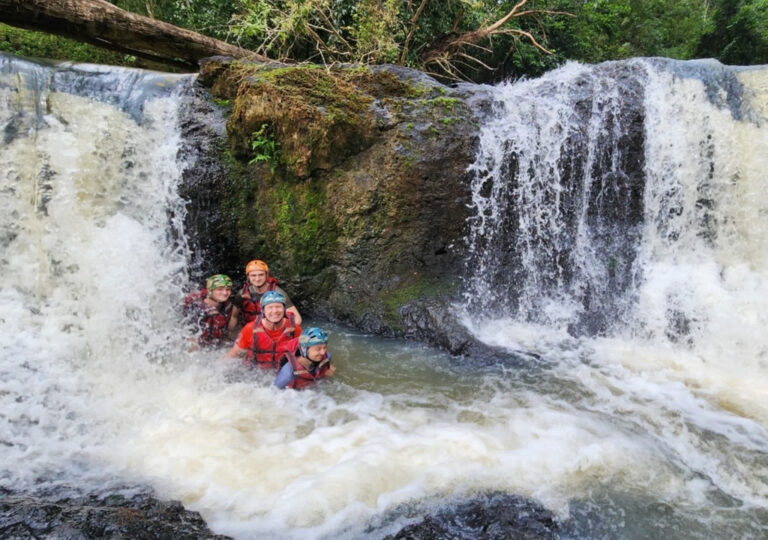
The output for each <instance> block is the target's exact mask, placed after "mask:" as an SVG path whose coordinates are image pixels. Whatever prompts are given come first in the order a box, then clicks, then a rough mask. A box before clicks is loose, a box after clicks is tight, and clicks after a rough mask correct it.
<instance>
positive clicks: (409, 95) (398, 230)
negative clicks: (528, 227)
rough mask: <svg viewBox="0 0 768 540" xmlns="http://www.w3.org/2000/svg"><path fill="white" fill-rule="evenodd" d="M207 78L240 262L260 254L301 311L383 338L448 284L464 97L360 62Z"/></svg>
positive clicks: (463, 147) (222, 72) (208, 69)
mask: <svg viewBox="0 0 768 540" xmlns="http://www.w3.org/2000/svg"><path fill="white" fill-rule="evenodd" d="M201 80H202V81H203V82H204V83H205V84H208V85H209V86H211V88H212V91H213V93H214V96H215V97H217V98H219V99H227V100H229V104H230V106H231V114H230V116H229V118H228V122H227V132H228V136H229V140H230V145H231V154H232V155H233V156H234V157H235V158H236V160H237V161H238V163H239V164H240V165H239V167H237V168H238V169H239V170H240V171H241V173H242V175H241V176H240V177H239V178H237V179H234V180H232V181H231V182H230V185H229V186H228V188H227V189H228V191H227V193H226V196H225V197H224V200H223V201H222V202H223V204H222V208H223V211H224V212H226V213H227V214H229V215H231V216H232V217H233V219H234V220H235V222H236V230H237V243H238V247H239V250H238V251H239V253H238V254H236V255H235V256H236V257H238V258H239V260H240V262H242V261H245V260H248V259H250V258H254V257H259V258H263V259H265V260H267V261H268V262H269V264H270V267H271V268H272V269H273V270H274V273H275V274H276V275H277V276H278V278H279V279H280V281H281V284H282V285H284V286H285V288H286V289H287V290H288V291H289V292H290V293H291V295H292V296H293V297H294V301H296V302H297V304H298V305H299V308H300V309H301V310H302V311H303V312H307V313H309V314H316V315H322V316H327V317H330V318H333V319H336V320H342V321H346V322H349V323H351V324H354V325H356V326H358V327H361V328H363V329H365V330H370V331H375V332H379V333H384V334H390V335H396V334H400V333H402V330H403V329H402V325H401V320H400V316H399V309H400V308H401V307H402V306H403V305H405V304H407V303H409V302H411V301H413V300H415V299H418V298H423V297H431V296H434V295H437V294H441V295H445V294H448V293H447V291H450V290H455V287H456V285H455V284H456V283H457V277H456V276H457V274H458V272H459V271H460V268H459V265H458V264H457V263H456V261H457V260H460V259H461V257H462V255H461V253H462V251H463V249H464V245H463V242H462V241H461V239H462V237H463V234H464V228H465V224H466V217H467V203H468V199H469V193H468V190H467V189H466V183H465V179H466V170H467V166H468V164H469V163H470V161H471V159H472V148H473V141H474V137H475V120H474V116H473V114H472V112H471V110H470V109H469V108H468V107H467V106H466V105H465V103H464V101H463V99H462V98H463V96H462V94H461V93H460V92H458V91H454V90H451V89H447V88H446V87H443V86H442V85H440V84H439V83H436V82H434V81H432V80H431V79H429V78H428V77H425V76H424V75H423V74H419V73H418V72H413V71H412V70H411V71H409V70H404V69H402V68H394V69H393V70H388V69H382V68H377V69H369V68H367V67H359V66H340V67H334V68H332V69H328V68H324V67H318V66H305V65H298V66H295V65H294V66H286V65H280V64H271V65H260V64H248V63H245V62H237V61H231V62H230V63H229V64H226V63H222V62H220V61H210V62H209V63H207V64H206V65H205V66H204V69H203V73H202V74H201ZM445 118H450V121H441V120H444V119H445ZM436 126H437V127H436ZM430 128H431V130H430ZM254 134H256V135H254ZM272 143H274V144H272ZM273 151H274V152H273ZM271 152H273V153H271ZM258 156H261V157H259V159H257V160H254V158H256V157H258ZM270 161H271V162H270Z"/></svg>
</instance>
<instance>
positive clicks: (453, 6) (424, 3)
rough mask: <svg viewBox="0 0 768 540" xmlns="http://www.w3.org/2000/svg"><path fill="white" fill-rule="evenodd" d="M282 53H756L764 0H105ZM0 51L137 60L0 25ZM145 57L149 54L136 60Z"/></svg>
mask: <svg viewBox="0 0 768 540" xmlns="http://www.w3.org/2000/svg"><path fill="white" fill-rule="evenodd" d="M112 3H113V4H115V5H117V6H118V7H120V8H123V9H125V10H127V11H131V12H134V13H138V14H142V15H146V16H148V17H151V18H154V19H157V20H161V21H165V22H169V23H171V24H174V25H177V26H180V27H182V28H187V29H190V30H194V31H196V32H199V33H201V34H204V35H207V36H211V37H214V38H218V39H221V40H224V41H227V42H229V43H233V44H237V45H240V46H241V47H244V48H246V49H249V50H252V51H254V52H259V53H262V54H265V55H266V56H268V57H270V58H273V59H276V60H284V61H305V60H306V61H312V62H318V63H326V64H330V63H334V62H361V63H369V64H378V63H393V64H401V65H407V66H412V67H415V68H418V69H422V70H425V71H427V72H431V73H434V74H436V75H438V76H441V77H443V78H445V79H470V80H475V81H489V80H498V79H502V78H507V77H520V76H523V75H529V76H531V75H538V74H540V73H542V72H544V71H546V70H548V69H551V68H553V67H555V66H557V65H559V64H561V63H562V62H564V61H565V60H578V61H582V62H590V63H593V62H601V61H604V60H614V59H621V58H628V57H632V56H667V57H672V58H679V59H691V58H698V57H714V58H717V59H719V60H721V61H722V62H724V63H728V64H737V65H750V64H763V63H768V0H522V1H521V0H514V1H504V0H501V1H500V0H113V1H112ZM0 50H4V51H8V52H12V53H15V54H21V55H26V56H38V57H48V58H65V59H69V60H76V61H89V62H98V63H112V64H124V65H139V66H147V63H146V61H142V60H141V59H138V58H135V57H132V56H130V55H125V54H118V53H114V52H109V51H104V50H100V49H98V48H96V47H93V46H90V45H85V44H82V43H78V42H75V41H70V40H66V39H64V38H59V37H56V36H52V35H47V34H41V33H37V32H31V31H26V30H20V29H16V28H12V27H9V26H6V25H0ZM148 67H155V68H157V67H158V66H156V65H148Z"/></svg>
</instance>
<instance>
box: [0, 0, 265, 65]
mask: <svg viewBox="0 0 768 540" xmlns="http://www.w3.org/2000/svg"><path fill="white" fill-rule="evenodd" d="M0 22H3V23H6V24H9V25H11V26H16V27H19V28H24V29H27V30H37V31H41V32H47V33H50V34H56V35H59V36H63V37H66V38H70V39H75V40H78V41H85V42H87V43H90V44H92V45H96V46H99V47H103V48H106V49H111V50H115V51H119V52H122V53H126V54H132V55H134V56H138V57H141V58H147V59H150V60H155V61H158V62H164V63H167V64H173V65H177V66H183V67H185V68H189V67H192V68H194V69H197V63H198V61H199V60H200V59H202V58H206V57H208V56H216V55H224V56H234V57H237V58H242V57H246V56H247V57H251V58H253V59H255V60H258V61H263V62H266V61H269V59H268V58H266V57H264V56H261V55H257V54H255V53H252V52H250V51H248V50H246V49H242V48H240V47H237V46H235V45H231V44H229V43H225V42H224V41H219V40H218V39H214V38H211V37H208V36H203V35H201V34H198V33H196V32H193V31H191V30H186V29H184V28H179V27H178V26H174V25H172V24H168V23H165V22H162V21H158V20H155V19H151V18H149V17H144V16H142V15H137V14H135V13H130V12H128V11H124V10H122V9H120V8H118V7H116V6H114V5H112V4H110V3H109V2H107V1H106V0H0Z"/></svg>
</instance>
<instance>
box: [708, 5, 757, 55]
mask: <svg viewBox="0 0 768 540" xmlns="http://www.w3.org/2000/svg"><path fill="white" fill-rule="evenodd" d="M697 53H698V54H699V55H700V56H710V57H713V58H717V59H718V60H720V61H721V62H724V63H726V64H735V65H752V64H765V63H768V1H766V0H716V1H715V2H714V14H713V16H712V25H711V30H710V31H708V32H707V33H706V34H704V35H703V36H702V38H701V42H700V44H699V47H698V50H697Z"/></svg>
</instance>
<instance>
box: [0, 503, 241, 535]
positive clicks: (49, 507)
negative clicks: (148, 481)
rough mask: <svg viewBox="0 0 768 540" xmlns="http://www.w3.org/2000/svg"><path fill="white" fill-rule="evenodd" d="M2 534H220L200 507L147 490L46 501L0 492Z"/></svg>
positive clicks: (0, 526)
mask: <svg viewBox="0 0 768 540" xmlns="http://www.w3.org/2000/svg"><path fill="white" fill-rule="evenodd" d="M0 538H4V539H8V540H10V539H28V538H56V539H62V540H64V539H67V540H81V539H82V540H84V539H90V538H121V539H127V538H136V539H138V538H141V539H171V538H173V539H188V540H193V539H205V538H210V539H220V540H225V539H226V538H228V537H226V536H221V535H216V534H213V533H212V532H211V531H210V529H208V527H207V525H206V524H205V521H203V519H202V518H201V517H200V514H198V513H197V512H190V511H189V510H185V509H184V507H183V506H182V504H181V503H180V502H177V501H170V502H163V501H159V500H157V499H155V498H152V497H147V496H145V495H136V496H134V497H132V498H125V497H122V496H120V495H112V496H107V497H97V496H94V495H92V496H87V497H79V498H73V499H62V500H45V499H38V498H34V497H24V496H17V495H8V496H2V497H0Z"/></svg>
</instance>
